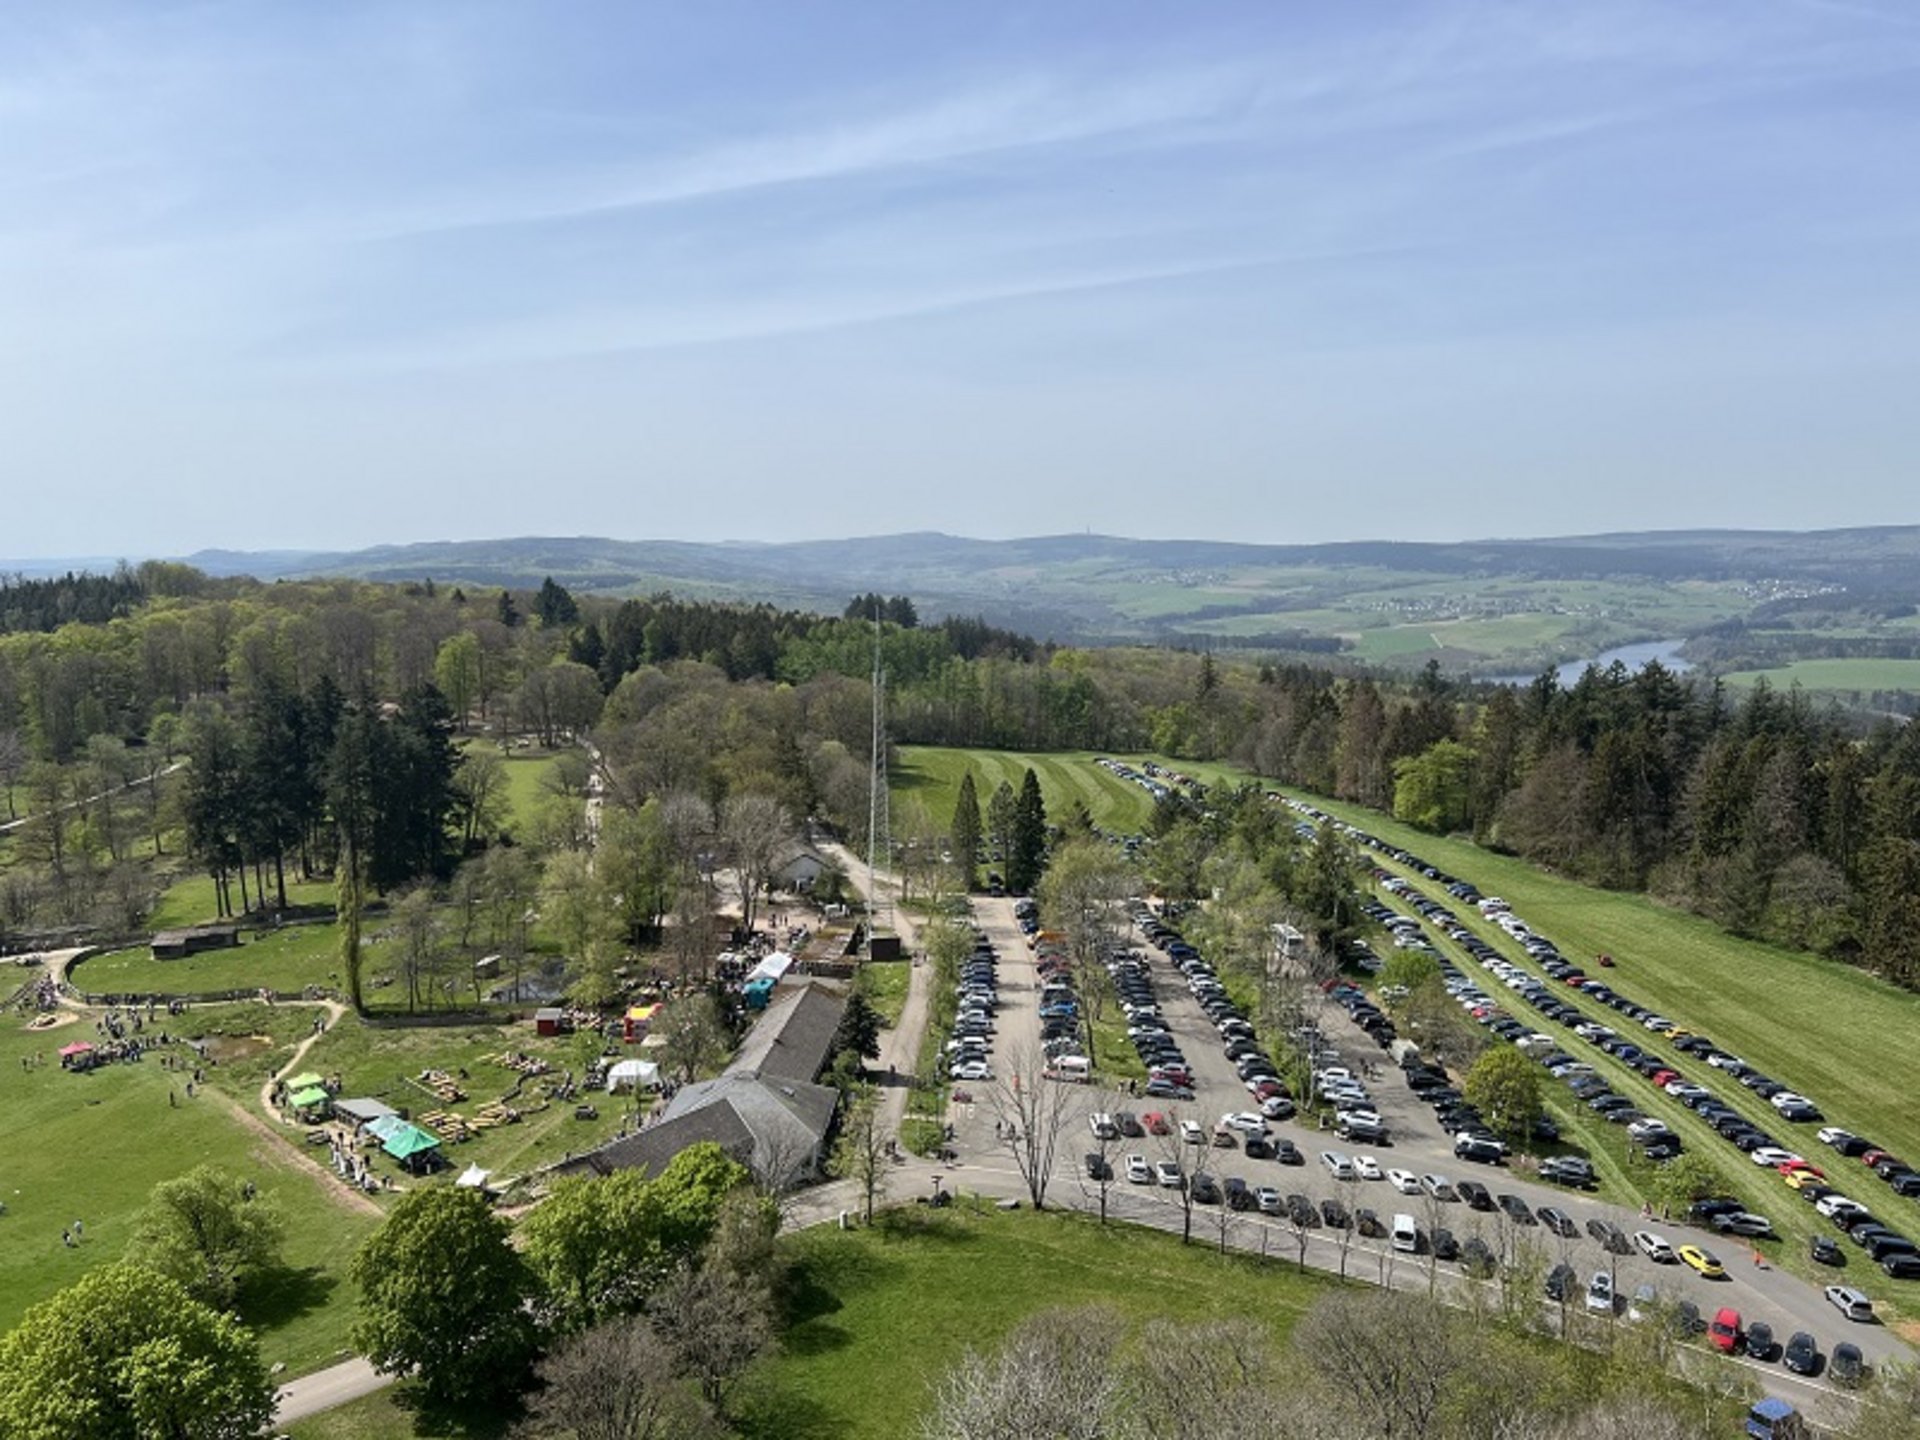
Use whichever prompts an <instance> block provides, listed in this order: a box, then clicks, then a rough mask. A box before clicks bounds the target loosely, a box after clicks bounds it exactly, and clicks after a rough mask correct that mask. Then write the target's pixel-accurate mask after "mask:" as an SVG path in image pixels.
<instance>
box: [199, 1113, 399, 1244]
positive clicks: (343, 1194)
mask: <svg viewBox="0 0 1920 1440" xmlns="http://www.w3.org/2000/svg"><path fill="white" fill-rule="evenodd" d="M201 1093H202V1094H205V1095H214V1096H217V1097H218V1098H219V1101H220V1103H221V1104H222V1105H225V1106H226V1107H227V1109H228V1110H229V1111H230V1112H231V1113H232V1115H233V1118H234V1119H235V1120H237V1121H238V1122H239V1123H240V1124H241V1125H242V1126H244V1127H245V1128H246V1129H247V1130H249V1131H251V1132H252V1133H253V1134H254V1135H255V1136H257V1137H259V1139H260V1140H261V1141H262V1142H263V1146H264V1148H265V1149H266V1150H267V1151H268V1152H270V1153H269V1154H268V1155H267V1156H266V1157H264V1158H266V1159H268V1160H269V1162H270V1163H272V1162H274V1161H275V1157H278V1163H281V1164H283V1165H285V1166H286V1167H287V1168H288V1169H311V1170H312V1171H313V1172H314V1173H315V1174H316V1175H318V1176H319V1177H320V1178H321V1179H322V1180H324V1181H325V1182H326V1185H325V1187H324V1188H325V1189H326V1192H327V1195H328V1197H329V1198H331V1199H332V1200H333V1202H334V1203H335V1204H336V1205H339V1206H340V1207H341V1208H342V1209H346V1210H358V1211H361V1212H362V1213H363V1214H367V1215H374V1216H384V1215H385V1214H386V1213H387V1212H386V1211H384V1210H382V1209H381V1208H380V1207H379V1206H378V1205H376V1204H374V1203H373V1200H372V1199H371V1198H370V1197H369V1196H366V1195H363V1194H361V1193H360V1192H359V1191H358V1190H356V1189H354V1188H353V1187H352V1186H351V1185H348V1184H347V1183H346V1182H345V1181H343V1180H341V1178H340V1177H339V1176H338V1175H336V1174H334V1173H333V1172H332V1171H331V1170H329V1169H328V1168H327V1167H326V1166H324V1165H322V1164H321V1163H320V1162H319V1161H318V1160H315V1159H314V1158H313V1157H312V1156H311V1155H309V1154H307V1152H306V1151H304V1150H302V1149H301V1148H300V1147H299V1146H298V1145H296V1144H294V1143H293V1141H292V1140H290V1139H288V1138H287V1135H286V1132H285V1131H283V1130H276V1129H275V1128H274V1127H273V1126H271V1125H269V1124H268V1123H267V1122H266V1121H265V1120H263V1119H261V1118H260V1117H259V1116H258V1115H256V1114H254V1113H253V1112H252V1111H251V1110H249V1109H247V1107H246V1106H245V1105H242V1104H241V1103H240V1102H239V1101H238V1100H235V1099H234V1098H233V1097H232V1096H231V1095H223V1094H221V1093H220V1092H219V1091H218V1090H211V1089H209V1090H204V1091H202V1092H201Z"/></svg>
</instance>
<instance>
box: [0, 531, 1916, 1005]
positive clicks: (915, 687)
mask: <svg viewBox="0 0 1920 1440" xmlns="http://www.w3.org/2000/svg"><path fill="white" fill-rule="evenodd" d="M33 583H34V584H36V585H39V586H40V587H41V588H39V589H35V590H33V591H32V592H31V595H30V596H29V595H28V594H26V593H25V592H21V591H20V587H18V586H16V587H14V589H13V590H12V591H9V592H7V593H8V594H9V595H10V596H12V597H13V599H14V609H13V610H12V611H10V612H9V613H10V614H14V613H17V614H19V615H21V616H37V617H40V619H41V620H46V619H48V618H49V617H57V616H58V615H59V614H60V613H62V612H63V611H65V610H69V609H75V610H76V611H77V610H79V609H84V607H86V606H89V605H92V606H96V607H97V606H100V605H106V606H107V607H108V610H109V611H110V612H111V613H109V614H108V615H107V616H106V618H104V619H72V620H69V621H67V622H66V623H62V624H54V625H52V627H51V628H48V627H47V625H45V624H42V623H38V622H36V623H31V624H29V623H25V622H24V621H23V622H21V623H15V624H13V626H12V630H11V633H6V634H0V792H4V795H5V808H6V814H7V819H8V820H9V821H13V820H20V821H22V822H23V823H21V824H20V825H19V826H18V828H17V830H16V831H15V832H14V833H13V836H12V845H11V846H10V850H9V854H8V856H7V863H6V864H5V866H4V868H0V942H3V941H5V939H6V937H7V935H8V934H10V933H11V934H16V935H22V934H32V933H35V932H44V931H50V930H55V929H58V928H60V927H62V926H73V925H76V924H80V923H83V922H85V923H94V924H108V923H110V924H111V925H112V927H113V928H116V929H117V930H119V931H121V932H123V933H124V932H125V931H126V930H128V929H129V928H130V922H132V921H133V919H134V917H135V916H136V915H137V914H138V913H139V909H140V903H141V891H142V888H143V887H142V883H141V881H140V879H139V876H138V874H137V872H135V871H133V870H131V869H130V868H129V866H130V862H131V860H132V858H133V857H134V856H135V855H136V854H138V855H140V856H142V857H146V858H148V859H150V858H151V857H152V856H153V855H154V853H155V852H156V851H160V852H164V849H165V847H166V845H167V844H168V843H169V840H170V837H177V838H178V842H179V843H182V844H184V845H185V847H186V848H187V849H188V851H190V853H191V855H192V856H193V858H194V861H195V863H196V864H198V865H200V866H201V867H202V868H203V869H204V870H205V871H206V872H207V873H208V874H211V875H213V876H214V877H215V879H216V881H217V882H218V892H219V894H220V895H221V896H222V897H223V899H222V905H223V907H224V906H226V905H228V904H229V903H230V901H234V900H237V901H238V903H239V906H240V908H243V909H244V908H246V907H247V906H248V905H251V904H258V903H260V901H261V898H262V896H263V893H264V894H265V896H266V897H267V898H269V899H273V900H278V898H279V896H280V893H281V891H280V887H281V884H282V882H283V876H284V873H285V869H286V867H287V866H288V865H289V864H293V865H295V866H297V868H298V870H299V872H300V873H301V874H302V875H308V876H311V875H331V874H333V872H334V867H335V865H336V862H337V860H338V857H339V854H340V848H341V845H342V843H343V838H344V839H345V840H346V841H347V842H348V843H349V844H350V845H352V846H354V847H355V849H354V853H355V856H356V864H362V863H364V864H365V865H366V867H367V869H366V880H367V882H368V883H369V884H370V885H371V886H372V887H373V888H374V889H375V890H376V891H379V892H385V891H387V890H390V889H394V888H398V887H402V886H404V885H405V884H407V883H409V882H410V881H414V880H428V881H437V880H444V879H445V878H446V877H447V876H448V875H449V874H450V873H451V872H452V870H453V869H454V867H455V866H456V865H457V864H458V863H459V861H460V860H461V859H462V858H463V857H464V856H468V855H471V854H473V853H475V852H476V851H478V850H481V849H484V848H485V847H486V842H487V840H488V839H489V838H492V837H490V835H489V833H488V828H489V824H490V823H491V821H490V814H489V802H488V798H487V795H486V794H485V793H484V792H485V790H486V788H487V786H486V781H485V777H484V776H481V775H479V774H477V773H475V771H474V769H473V767H472V766H471V765H470V764H469V762H470V761H471V754H470V753H469V755H468V757H467V760H462V759H461V758H460V756H459V754H458V753H457V751H456V748H455V746H456V744H457V742H460V741H462V740H464V739H465V738H466V737H468V736H470V735H478V734H481V733H485V734H487V735H490V736H492V737H495V738H502V737H507V736H517V737H524V738H525V739H527V740H529V741H531V742H534V743H539V744H542V745H545V746H549V747H550V746H553V745H555V744H558V743H561V742H563V741H568V740H572V739H575V738H579V737H585V736H589V735H590V736H591V737H592V739H593V742H594V744H595V745H596V746H597V747H598V749H599V752H600V754H601V755H602V757H603V761H604V766H605V769H606V770H607V772H608V776H609V778H610V781H611V784H612V791H613V794H612V798H613V800H614V801H615V802H616V804H617V805H618V806H620V807H621V808H623V809H625V810H628V811H631V812H632V813H633V814H635V815H639V814H641V813H642V812H643V811H645V810H646V807H648V806H649V805H652V806H653V807H654V809H653V811H652V812H651V813H654V814H655V815H656V817H658V816H659V815H661V814H665V813H668V812H669V811H672V810H673V807H676V806H678V807H679V811H680V813H682V815H683V820H684V813H686V812H688V810H689V807H691V809H692V810H697V811H698V812H699V813H700V814H702V815H704V816H705V817H706V820H705V821H704V822H702V823H704V825H705V826H706V827H707V829H708V830H709V831H710V832H712V833H715V834H717V833H718V831H719V829H720V827H721V825H722V819H721V817H722V815H723V814H724V812H725V811H726V809H727V807H728V806H729V805H730V804H734V803H735V802H740V801H743V800H745V799H746V798H747V797H757V798H758V799H762V800H764V801H766V802H767V803H769V804H771V805H773V806H776V807H778V809H779V811H780V813H781V814H783V815H784V816H786V817H787V821H788V823H789V825H793V824H797V822H798V821H799V820H801V819H803V818H804V817H808V816H817V817H820V818H822V819H825V820H827V821H829V822H831V823H836V824H838V825H840V826H841V827H842V829H843V830H844V831H845V832H846V833H848V834H849V835H850V836H851V837H853V838H854V839H855V840H856V841H858V840H860V839H861V838H862V837H861V835H860V832H861V829H862V827H863V825H864V820H865V815H866V774H867V769H868V758H869V757H868V750H869V745H870V738H869V737H870V723H869V713H870V703H871V696H870V690H869V676H870V674H871V671H872V666H873V652H874V646H875V644H876V643H878V645H879V647H880V650H881V655H882V659H883V663H884V667H885V672H886V685H887V710H888V730H889V736H890V738H891V740H892V741H894V742H898V743H914V744H934V745H962V746H987V747H1004V748H1010V749H1024V750H1050V749H1075V750H1092V751H1104V752H1110V753H1116V754H1120V753H1127V752H1135V753H1138V752H1155V753H1159V754H1163V755H1169V756H1173V757H1178V758H1187V759H1195V760H1212V761H1223V762H1231V763H1235V764H1238V765H1240V766H1242V767H1244V768H1245V769H1247V770H1248V771H1250V772H1252V773H1255V774H1257V775H1260V776H1263V777H1267V778H1270V779H1272V780H1276V781H1280V782H1284V783H1289V784H1293V785H1298V786H1300V787H1302V788H1305V789H1308V790H1311V791H1314V792H1316V793H1320V794H1324V795H1329V796H1333V797H1336V798H1340V799H1344V800H1349V801H1354V802H1358V803H1362V804H1366V805H1369V806H1375V807H1378V808H1380V809H1383V810H1388V811H1391V812H1392V813H1393V814H1395V815H1396V816H1397V817H1398V818H1400V819H1402V820H1405V821H1407V822H1409V823H1412V824H1415V825H1418V826H1420V827H1422V828H1425V829H1428V830H1431V831H1434V832H1436V833H1458V834H1465V835H1470V836H1471V837H1472V838H1473V839H1475V840H1476V841H1478V842H1480V843H1482V844H1484V845H1488V846H1490V847H1494V848H1496V849H1500V850H1503V851H1508V852H1511V853H1515V854H1518V855H1521V856H1524V857H1526V858H1528V859H1530V860H1532V861H1534V862H1536V863H1539V864H1541V865H1544V866H1548V867H1551V868H1552V869H1554V870H1555V871H1557V872H1560V873H1563V874H1566V875H1569V876H1572V877H1574V878H1578V879H1582V880H1585V881H1588V882H1591V883H1594V884H1597V885H1603V886H1609V887H1615V888H1622V889H1631V890H1647V891H1649V892H1651V893H1653V894H1654V895H1656V896H1658V897H1660V898H1662V899H1665V900H1668V901H1670V902H1673V903H1677V904H1680V905H1683V906H1687V907H1689V908H1691V909H1693V910H1696V911H1698V912H1700V913H1702V914H1704V915H1707V916H1710V917H1712V918H1713V919H1714V920H1716V921H1717V922H1719V923H1720V924H1722V925H1724V926H1725V927H1727V928H1728V929H1730V930H1733V931H1735V932H1737V933H1740V934H1743V935H1749V936H1757V937H1762V938H1766V939H1770V940H1774V941H1778V942H1779V943H1782V944H1785V945H1789V946H1794V947H1799V948H1805V949H1811V950H1815V951H1819V952H1821V953H1824V954H1828V955H1832V956H1835V957H1837V958H1841V959H1844V960H1847V961H1849V962H1851V963H1855V964H1859V965H1862V966H1865V967H1867V968H1870V969H1872V970H1874V971H1876V972H1878V973H1880V974H1883V975H1885V976H1886V977H1888V978H1889V979H1892V980H1894V981H1895V982H1897V983H1900V984H1902V985H1906V986H1909V987H1914V986H1920V738H1917V737H1916V736H1915V734H1914V732H1913V730H1912V728H1911V727H1910V726H1906V725H1903V724H1899V723H1897V722H1894V721H1891V720H1888V719H1886V718H1884V717H1878V718H1877V717H1866V716H1861V715H1858V714H1851V713H1848V712H1845V711H1842V710H1840V709H1838V708H1835V707H1832V706H1824V705H1816V704H1815V703H1813V702H1812V701H1811V700H1809V699H1808V697H1807V696H1805V695H1804V694H1802V693H1800V692H1798V691H1786V692H1778V691H1774V690H1772V689H1770V688H1768V687H1767V686H1766V685H1765V684H1760V685H1757V686H1755V687H1753V688H1752V689H1751V690H1749V691H1747V692H1745V693H1743V694H1740V695H1735V694H1734V693H1733V692H1731V691H1728V690H1726V689H1723V688H1722V687H1721V686H1719V685H1717V684H1716V683H1714V682H1713V681H1711V680H1703V679H1700V678H1697V677H1692V676H1680V675H1676V674H1674V673H1672V672H1670V671H1667V670H1665V669H1662V668H1660V667H1659V666H1657V665H1656V666H1650V667H1648V668H1647V669H1645V670H1643V671H1641V672H1639V673H1637V674H1629V673H1628V672H1626V671H1625V670H1624V669H1623V668H1619V667H1616V668H1614V669H1612V670H1607V671H1601V670H1589V671H1588V672H1587V673H1586V674H1585V675H1584V676H1583V677H1582V678H1581V679H1580V680H1579V681H1578V682H1577V683H1575V684H1573V685H1571V686H1562V685H1560V684H1559V683H1558V682H1557V681H1556V680H1555V678H1554V677H1553V675H1552V674H1550V673H1549V674H1543V675H1542V676H1541V677H1540V678H1539V679H1537V680H1536V681H1534V682H1533V683H1532V684H1531V685H1528V686H1524V687H1511V686H1499V685H1492V684H1486V683H1478V682H1471V681H1468V680H1465V679H1456V678H1452V677H1449V676H1447V675H1445V674H1443V673H1442V672H1441V670H1440V669H1439V668H1438V666H1437V665H1429V666H1428V667H1427V669H1426V670H1425V671H1424V672H1421V673H1420V674H1418V675H1416V676H1412V677H1404V676H1395V675H1388V674H1372V673H1368V672H1366V671H1364V670H1361V669H1359V668H1357V667H1355V666H1352V665H1350V664H1339V663H1329V664H1326V665H1321V664H1305V663H1294V664H1287V665H1276V664H1265V665H1262V664H1257V663H1255V662H1254V661H1253V660H1251V659H1245V658H1241V657H1240V656H1238V655H1235V656H1232V657H1223V656H1215V655H1213V654H1209V653H1204V652H1193V651H1183V650H1172V649H1148V648H1139V647H1115V648H1106V649H1076V648H1066V647H1056V646H1051V645H1044V644H1039V643H1036V642H1035V641H1033V640H1031V639H1029V638H1027V637H1024V636H1020V635H1017V634H1013V633H1010V632H1007V631H1004V630H1000V629H997V628H995V627H992V626H988V625H986V624H984V623H983V622H980V621H976V620H965V619H946V620H942V621H940V622H938V623H933V624H927V623H922V622H921V620H920V617H919V616H918V615H917V613H916V612H915V609H914V606H913V604H912V602H911V601H910V600H907V599H906V598H905V597H896V598H894V599H888V598H887V597H882V596H878V595H865V596H856V597H855V598H854V600H853V602H852V603H851V604H850V605H849V606H848V607H847V610H846V612H845V613H844V614H841V615H838V616H823V615H814V614H808V613H805V612H799V611H782V610H777V609H775V608H773V607H771V606H768V605H745V604H732V603H699V602H690V601H685V600H678V599H675V598H673V597H671V596H667V595H660V596H654V597H650V598H645V599H627V600H614V599H607V598H601V597H593V596H581V597H577V598H576V597H575V596H573V595H571V594H570V593H568V592H567V590H566V589H565V588H564V587H563V586H560V585H557V584H555V583H554V582H552V581H551V580H549V581H547V582H546V583H545V584H543V585H542V586H540V587H538V588H537V589H527V590H489V591H484V592H482V591H475V592H474V593H473V594H471V595H469V594H468V593H466V592H465V591H463V590H461V589H460V588H458V587H443V586H437V585H435V584H434V583H433V582H431V581H421V582H417V583H408V584H377V583H371V582H356V581H307V582H279V583H275V584H262V583H259V582H254V581H248V580H233V579H225V580H209V579H207V578H206V577H203V576H199V575H197V574H196V573H195V572H192V571H191V570H189V569H187V568H186V567H183V566H177V565H176V566H143V567H141V568H140V570H138V571H134V572H122V574H121V575H119V576H117V577H114V578H113V580H112V582H111V583H110V584H109V585H108V586H107V587H106V588H104V589H103V588H101V587H100V586H98V585H96V584H94V583H93V580H92V579H91V578H90V577H71V578H70V579H69V580H62V581H51V582H33ZM875 616H877V617H878V618H877V619H876V618H873V617H875ZM183 762H184V763H183ZM175 767H179V768H178V769H177V770H176V768H175ZM480 768H484V767H480ZM163 782H164V783H163ZM124 787H131V788H124ZM476 787H477V788H478V789H479V790H480V791H481V792H482V793H480V794H478V795H476V793H475V791H476ZM356 796H359V797H362V799H363V800H364V802H365V803H364V804H362V803H360V802H359V801H356V800H355V798H354V797H356ZM932 818H933V819H935V820H936V821H938V822H939V824H940V825H941V826H942V827H944V824H945V821H946V817H932ZM659 823H665V822H664V821H660V822H659ZM699 830H700V826H699V825H693V826H691V828H689V826H688V824H686V823H679V828H678V830H677V832H676V833H678V834H680V835H681V838H682V840H683V841H684V842H685V844H686V845H689V846H694V847H696V848H697V847H698V845H699V844H700V843H701V842H700V841H699V839H698V836H697V832H698V831H699ZM249 872H250V874H251V879H250V880H249V878H248V877H249ZM650 884H651V885H652V890H651V892H650V895H649V897H648V898H647V899H646V900H645V902H644V903H643V904H639V906H638V912H637V913H642V914H645V915H650V916H653V917H656V918H657V917H658V916H659V915H661V914H662V913H665V911H667V910H668V909H671V908H672V907H673V906H674V905H675V904H676V903H677V902H676V900H675V898H674V896H673V895H672V893H670V892H671V891H672V888H673V887H672V886H668V885H666V884H665V882H664V881H662V880H661V879H660V877H659V876H658V875H656V876H655V877H654V879H653V881H651V882H650ZM263 886H264V892H263ZM230 890H231V892H232V894H231V895H229V891H230ZM102 911H105V912H108V913H107V914H106V915H103V914H102V913H101V912H102ZM627 913H628V914H629V915H632V914H634V913H636V912H635V911H629V912H627Z"/></svg>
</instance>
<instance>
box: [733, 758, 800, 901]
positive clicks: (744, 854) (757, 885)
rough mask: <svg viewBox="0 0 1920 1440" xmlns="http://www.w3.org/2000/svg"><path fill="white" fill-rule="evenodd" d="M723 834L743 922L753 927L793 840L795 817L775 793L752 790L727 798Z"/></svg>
mask: <svg viewBox="0 0 1920 1440" xmlns="http://www.w3.org/2000/svg"><path fill="white" fill-rule="evenodd" d="M721 838H722V840H723V842H724V844H725V847H726V852H727V857H728V860H729V862H730V863H731V864H732V866H733V875H734V883H735V886H736V888H737V889H738V891H739V895H740V923H741V925H742V926H744V927H745V928H746V929H748V930H751V929H753V920H754V912H755V909H756V907H757V906H758V904H759V900H760V896H761V894H762V893H764V892H765V890H766V888H767V885H768V884H769V883H770V882H771V881H772V879H773V877H774V874H775V872H776V871H778V869H779V867H780V862H781V861H782V860H784V859H785V858H786V854H787V851H788V849H789V848H790V847H791V846H792V844H793V817H792V816H790V815H788V814H787V808H786V806H784V805H782V804H781V803H780V802H779V801H778V800H776V799H774V798H773V796H771V795H765V794H761V793H759V792H758V791H749V792H748V793H746V794H744V795H736V796H734V797H733V798H732V799H731V800H729V801H727V805H726V811H725V816H724V819H723V820H722V822H721Z"/></svg>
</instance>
